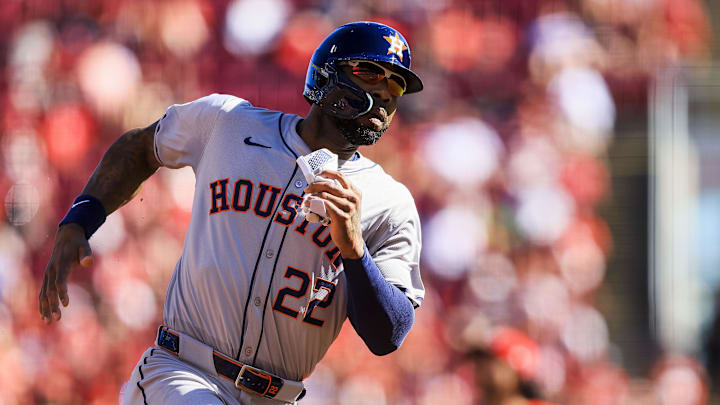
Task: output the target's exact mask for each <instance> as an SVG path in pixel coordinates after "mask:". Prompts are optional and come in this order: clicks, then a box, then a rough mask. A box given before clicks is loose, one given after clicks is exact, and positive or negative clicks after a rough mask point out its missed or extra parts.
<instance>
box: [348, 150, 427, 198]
mask: <svg viewBox="0 0 720 405" xmlns="http://www.w3.org/2000/svg"><path fill="white" fill-rule="evenodd" d="M341 171H342V172H343V174H345V175H347V176H348V177H349V178H350V180H351V181H352V182H353V183H355V184H356V185H358V186H359V188H360V191H362V193H363V199H367V198H370V199H374V200H380V201H383V203H384V204H385V205H386V206H387V208H392V207H396V208H400V209H403V208H407V207H408V206H413V207H414V205H415V201H414V199H413V196H412V194H411V193H410V190H409V189H408V188H407V186H405V184H403V183H401V182H400V181H398V180H396V179H395V178H394V177H393V176H392V175H390V174H389V173H387V172H386V171H385V169H383V167H382V166H381V165H380V164H379V163H377V162H375V161H373V160H372V159H370V158H368V157H366V156H364V155H360V157H359V158H358V159H357V160H354V161H348V162H346V164H344V165H342V166H341Z"/></svg>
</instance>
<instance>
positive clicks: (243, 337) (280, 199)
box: [235, 113, 298, 362]
mask: <svg viewBox="0 0 720 405" xmlns="http://www.w3.org/2000/svg"><path fill="white" fill-rule="evenodd" d="M283 116H285V114H284V113H280V117H278V132H279V133H280V138H281V139H283V136H282V135H283V133H282V119H283ZM283 143H284V144H285V147H287V148H288V150H290V152H291V153H292V154H293V156H295V153H294V152H293V151H292V149H290V147H289V146H288V145H287V143H285V140H284V139H283ZM297 170H298V165H297V163H296V164H295V169H294V170H293V172H292V174H291V175H290V178H289V179H288V181H287V184H285V187H284V188H283V192H282V194H281V195H280V198H279V199H278V203H277V205H276V206H275V209H273V212H272V215H270V217H269V219H268V224H267V227H265V235H263V240H262V243H261V244H260V250H259V251H258V256H257V258H256V259H255V267H254V268H253V274H252V277H251V278H250V286H249V287H248V295H247V299H246V300H245V308H244V309H243V323H242V334H241V336H240V346H239V347H238V352H237V354H236V355H235V359H236V360H240V355H241V353H242V349H243V346H244V345H245V331H246V326H247V311H248V307H249V306H250V297H251V296H252V294H250V293H249V292H251V291H252V289H253V286H254V285H255V276H256V275H257V269H258V265H259V264H260V259H261V257H262V252H263V250H265V242H267V236H268V233H269V232H270V227H271V226H272V223H273V219H274V218H275V215H276V214H277V210H278V208H280V205H282V201H283V198H284V197H285V193H287V190H288V187H290V182H292V180H293V178H295V174H296V173H297ZM285 231H286V232H285V234H287V229H286V230H285ZM285 234H283V241H284V240H285ZM280 249H282V245H281V246H280ZM277 256H280V250H278V254H277ZM275 263H277V257H276V258H275ZM274 271H275V270H274V269H273V274H274ZM270 285H272V283H271V284H270ZM268 288H269V287H268ZM266 300H267V299H266ZM266 304H267V302H266ZM264 315H265V308H263V319H262V322H261V329H260V330H261V334H260V336H261V338H262V327H263V326H264V324H265V319H264V318H265V317H264ZM255 356H257V352H255ZM253 362H254V360H253Z"/></svg>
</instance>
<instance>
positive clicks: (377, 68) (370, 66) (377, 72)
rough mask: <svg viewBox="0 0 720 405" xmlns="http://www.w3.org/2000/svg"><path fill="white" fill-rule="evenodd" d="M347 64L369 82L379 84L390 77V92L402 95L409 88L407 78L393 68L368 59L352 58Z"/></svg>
mask: <svg viewBox="0 0 720 405" xmlns="http://www.w3.org/2000/svg"><path fill="white" fill-rule="evenodd" d="M346 65H347V66H350V67H352V75H353V76H355V77H357V78H358V79H360V80H362V81H364V82H365V83H369V84H377V83H380V82H381V81H383V80H384V79H385V78H387V79H388V89H389V90H390V94H392V95H393V96H395V97H400V96H402V95H403V94H404V93H405V90H407V83H406V82H405V79H404V78H403V77H402V76H400V75H399V74H397V73H395V72H393V71H392V70H390V69H388V68H386V67H385V66H382V65H380V64H378V63H375V62H371V61H367V60H351V61H347V62H346Z"/></svg>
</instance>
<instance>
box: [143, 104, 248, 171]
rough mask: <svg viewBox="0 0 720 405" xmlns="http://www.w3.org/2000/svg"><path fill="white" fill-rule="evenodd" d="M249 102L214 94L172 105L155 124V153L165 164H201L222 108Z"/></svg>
mask: <svg viewBox="0 0 720 405" xmlns="http://www.w3.org/2000/svg"><path fill="white" fill-rule="evenodd" d="M241 103H247V104H249V103H248V102H247V101H246V100H243V99H241V98H238V97H235V96H230V95H224V94H211V95H209V96H205V97H202V98H199V99H197V100H194V101H191V102H189V103H185V104H174V105H171V106H170V107H168V109H167V111H166V112H165V115H163V117H162V118H161V119H160V121H159V122H158V124H157V126H156V127H155V157H156V158H157V160H158V161H159V162H160V164H162V165H163V166H166V167H169V168H173V169H175V168H180V167H184V166H192V167H197V165H198V163H199V162H200V158H201V157H202V154H203V151H204V150H205V145H207V142H208V139H209V138H210V135H211V134H212V131H213V128H214V127H215V122H216V121H217V120H218V116H219V115H220V113H221V112H222V111H224V110H225V111H227V110H229V109H230V108H232V107H234V106H236V105H238V104H241Z"/></svg>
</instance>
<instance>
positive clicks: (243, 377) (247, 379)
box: [235, 364, 282, 398]
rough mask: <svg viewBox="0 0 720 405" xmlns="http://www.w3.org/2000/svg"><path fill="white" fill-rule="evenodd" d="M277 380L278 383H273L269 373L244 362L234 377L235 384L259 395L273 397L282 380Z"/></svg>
mask: <svg viewBox="0 0 720 405" xmlns="http://www.w3.org/2000/svg"><path fill="white" fill-rule="evenodd" d="M278 382H280V384H273V378H272V376H271V375H270V374H267V373H264V372H263V371H262V370H259V369H257V368H255V367H252V366H248V365H247V364H246V365H244V366H242V368H241V369H240V373H239V374H238V376H237V379H235V386H236V387H237V388H239V389H241V390H243V391H248V392H251V393H253V394H256V395H259V396H261V397H265V398H274V397H275V395H277V393H278V391H280V387H281V386H282V382H281V381H278Z"/></svg>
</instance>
